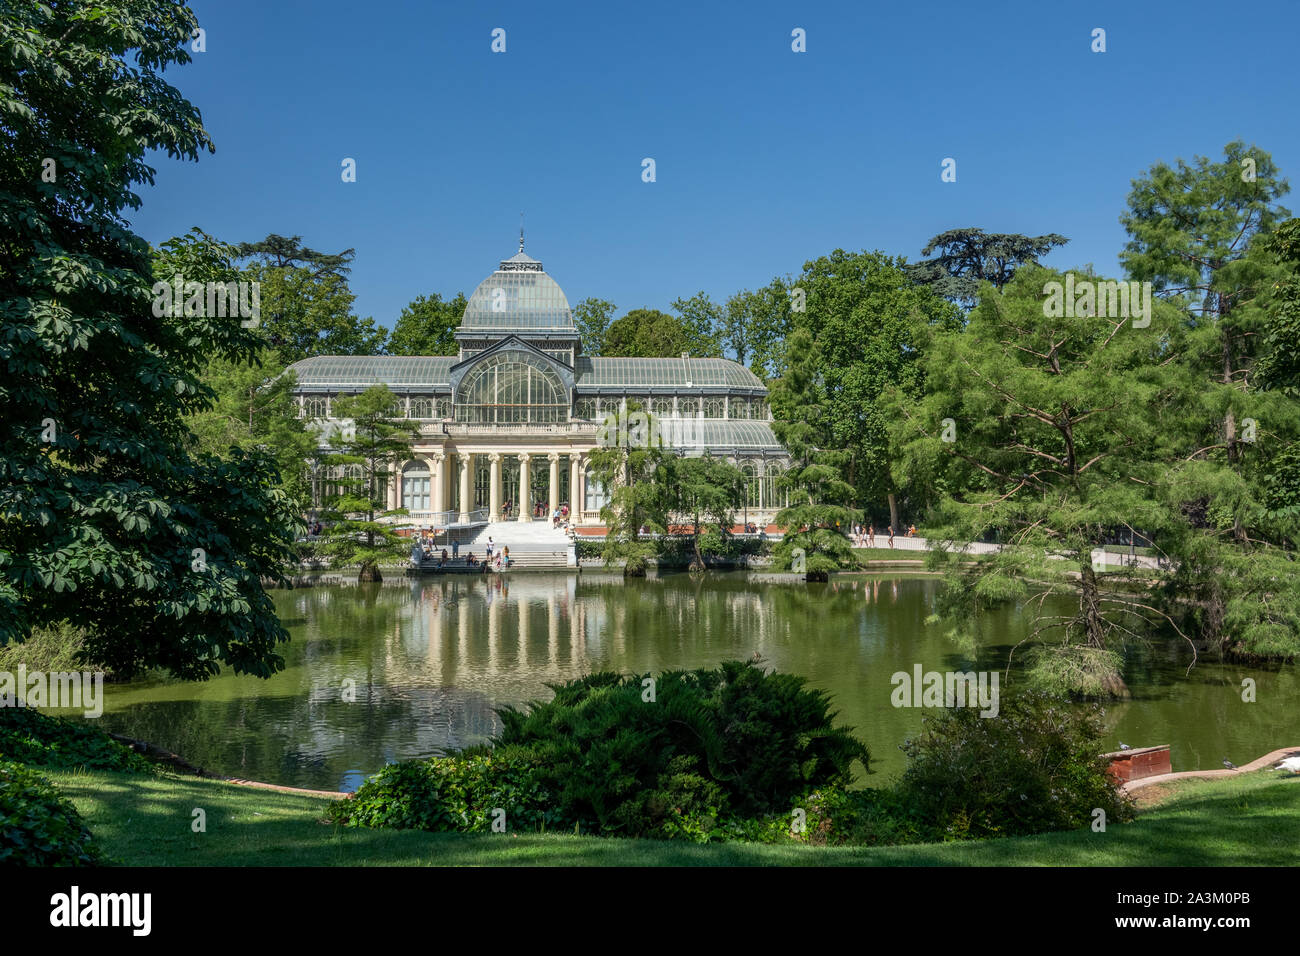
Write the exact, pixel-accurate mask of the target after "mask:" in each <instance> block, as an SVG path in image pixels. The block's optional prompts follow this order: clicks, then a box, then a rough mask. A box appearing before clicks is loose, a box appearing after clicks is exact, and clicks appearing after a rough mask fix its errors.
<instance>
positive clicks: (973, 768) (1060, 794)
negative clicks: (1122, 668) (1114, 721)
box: [898, 694, 1133, 840]
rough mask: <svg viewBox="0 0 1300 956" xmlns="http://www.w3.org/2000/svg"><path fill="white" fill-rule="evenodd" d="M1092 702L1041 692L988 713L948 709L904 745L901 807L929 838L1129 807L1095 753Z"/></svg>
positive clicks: (1082, 818) (1011, 829)
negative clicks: (1089, 704)
mask: <svg viewBox="0 0 1300 956" xmlns="http://www.w3.org/2000/svg"><path fill="white" fill-rule="evenodd" d="M1101 713H1102V712H1101V710H1100V709H1099V708H1097V707H1095V706H1092V707H1083V706H1080V705H1074V704H1070V703H1067V702H1065V701H1064V700H1061V699H1059V698H1055V697H1050V696H1048V695H1045V694H1024V695H1019V696H1015V697H1009V696H1004V697H1003V698H1002V700H1001V705H1000V711H999V713H998V716H996V717H981V716H980V715H979V711H977V710H975V709H974V708H967V707H954V708H950V709H948V710H945V711H943V712H942V713H941V714H939V715H938V716H936V717H926V718H925V727H924V729H923V730H922V732H921V734H920V736H918V737H916V738H915V739H913V740H909V741H907V742H906V743H904V745H903V750H904V751H905V752H906V753H907V756H908V758H909V763H908V767H907V770H906V771H905V772H904V774H903V778H902V780H901V782H900V784H899V787H898V797H899V798H900V801H901V805H902V806H904V807H906V808H907V812H908V813H909V814H910V815H911V816H912V817H913V818H914V819H916V820H917V821H918V822H919V823H920V824H921V826H922V827H923V828H924V833H925V834H926V835H927V837H928V838H929V839H934V840H962V839H970V838H982V837H996V836H1016V835H1021V834H1028V833H1043V832H1045V831H1048V830H1070V829H1077V828H1080V827H1084V826H1088V825H1089V824H1090V823H1091V822H1092V813H1093V810H1094V809H1097V808H1100V809H1102V810H1104V811H1105V812H1106V821H1107V823H1118V822H1121V821H1125V820H1129V819H1132V817H1133V810H1132V806H1131V804H1130V803H1129V802H1128V800H1127V798H1126V797H1124V796H1123V795H1122V794H1121V793H1120V791H1119V790H1118V788H1117V787H1116V785H1115V783H1114V781H1113V780H1112V779H1111V778H1110V777H1109V776H1108V775H1107V773H1106V761H1105V760H1104V759H1103V758H1102V757H1101V756H1100V752H1101V746H1100V742H1101V738H1102V734H1103V728H1102V724H1101Z"/></svg>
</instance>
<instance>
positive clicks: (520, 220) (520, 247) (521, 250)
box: [519, 212, 524, 252]
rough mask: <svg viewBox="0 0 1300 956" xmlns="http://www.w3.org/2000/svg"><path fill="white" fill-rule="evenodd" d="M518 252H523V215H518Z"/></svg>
mask: <svg viewBox="0 0 1300 956" xmlns="http://www.w3.org/2000/svg"><path fill="white" fill-rule="evenodd" d="M519 251H520V252H523V251H524V214H523V213H522V212H521V213H520V214H519Z"/></svg>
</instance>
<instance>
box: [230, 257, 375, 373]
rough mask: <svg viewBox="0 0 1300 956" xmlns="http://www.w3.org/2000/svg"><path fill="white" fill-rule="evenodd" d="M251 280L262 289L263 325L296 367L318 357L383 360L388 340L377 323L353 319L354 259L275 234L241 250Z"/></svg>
mask: <svg viewBox="0 0 1300 956" xmlns="http://www.w3.org/2000/svg"><path fill="white" fill-rule="evenodd" d="M239 254H240V256H241V257H242V258H251V259H252V262H250V263H249V265H248V266H247V269H246V271H247V274H248V277H249V278H250V279H252V280H255V281H257V282H259V283H260V284H261V301H262V319H263V324H264V326H265V328H266V333H267V335H268V336H269V338H270V342H271V345H272V346H273V347H274V348H276V349H277V350H278V351H279V353H280V358H281V361H283V362H284V364H286V365H290V364H292V363H294V362H297V361H299V360H300V359H304V358H307V357H309V356H312V355H378V354H380V353H381V352H382V351H383V349H384V339H385V336H386V333H385V331H384V330H383V329H382V328H376V327H375V320H374V319H372V318H366V319H361V318H358V317H357V316H356V315H354V314H353V313H352V303H353V302H355V301H356V296H354V295H353V294H352V291H351V290H350V289H349V288H348V280H347V274H348V272H349V271H350V263H351V261H352V257H353V255H354V253H353V250H351V249H346V250H344V251H343V252H341V253H337V254H333V255H330V254H326V253H321V252H316V251H315V250H312V249H307V248H305V247H303V246H302V245H301V244H300V242H299V237H298V236H293V237H290V238H287V239H286V238H285V237H283V236H277V235H275V234H274V233H273V234H272V235H270V236H268V237H267V238H266V239H264V240H263V241H262V242H258V243H243V244H241V245H240V246H239Z"/></svg>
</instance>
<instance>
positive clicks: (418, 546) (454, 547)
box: [411, 534, 511, 571]
mask: <svg viewBox="0 0 1300 956" xmlns="http://www.w3.org/2000/svg"><path fill="white" fill-rule="evenodd" d="M486 551H487V556H486V557H485V558H484V559H483V561H479V559H478V558H476V557H475V556H474V552H473V551H469V552H466V554H465V566H466V567H470V568H482V569H483V570H484V571H486V570H489V569H491V568H495V569H496V570H498V571H499V570H501V569H502V568H506V567H509V566H510V564H511V561H510V547H509V545H507V546H506V547H503V548H502V549H501V550H500V551H497V550H496V542H494V541H493V540H492V538H491V537H489V538H488V539H487V545H486ZM494 552H495V553H494ZM434 558H437V559H438V567H439V568H442V567H445V566H446V565H447V564H448V563H449V561H452V562H454V561H459V560H460V542H459V541H452V543H451V554H448V553H447V549H446V548H443V549H442V554H441V555H439V554H438V553H437V549H436V547H435V546H434V543H433V539H432V538H430V537H428V536H427V535H425V534H422V535H421V536H420V539H419V540H418V541H416V542H415V543H414V544H413V545H412V546H411V564H412V565H416V566H418V565H419V564H421V563H422V562H423V561H432V560H433V559H434Z"/></svg>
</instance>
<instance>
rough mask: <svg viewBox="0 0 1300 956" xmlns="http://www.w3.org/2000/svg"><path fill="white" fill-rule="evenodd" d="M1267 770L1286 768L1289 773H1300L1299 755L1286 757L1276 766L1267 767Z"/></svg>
mask: <svg viewBox="0 0 1300 956" xmlns="http://www.w3.org/2000/svg"><path fill="white" fill-rule="evenodd" d="M1268 769H1269V770H1288V771H1290V772H1291V773H1300V756H1295V757H1287V758H1286V759H1285V760H1283V761H1282V762H1281V763H1280V764H1278V765H1277V766H1276V767H1269V768H1268Z"/></svg>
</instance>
